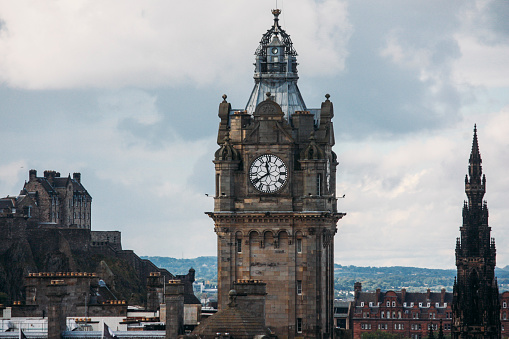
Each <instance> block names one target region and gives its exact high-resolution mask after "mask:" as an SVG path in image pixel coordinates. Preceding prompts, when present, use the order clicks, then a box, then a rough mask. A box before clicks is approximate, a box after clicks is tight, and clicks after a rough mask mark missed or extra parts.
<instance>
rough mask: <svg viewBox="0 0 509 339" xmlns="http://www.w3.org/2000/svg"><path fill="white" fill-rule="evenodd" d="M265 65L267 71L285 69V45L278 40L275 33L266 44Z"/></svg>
mask: <svg viewBox="0 0 509 339" xmlns="http://www.w3.org/2000/svg"><path fill="white" fill-rule="evenodd" d="M267 65H268V66H269V67H268V69H267V70H268V71H269V72H270V71H273V72H286V69H285V66H286V65H285V46H284V45H283V44H282V43H281V41H279V38H278V37H277V35H275V36H274V37H273V38H272V41H271V42H270V43H269V44H268V45H267Z"/></svg>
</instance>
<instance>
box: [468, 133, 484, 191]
mask: <svg viewBox="0 0 509 339" xmlns="http://www.w3.org/2000/svg"><path fill="white" fill-rule="evenodd" d="M468 163H469V165H468V176H469V180H468V183H469V184H471V185H478V186H479V185H481V177H482V181H484V180H485V179H484V176H483V175H482V166H481V164H482V159H481V153H480V152H479V142H478V141H477V125H474V137H473V140H472V151H471V152H470V159H469V160H468ZM479 188H481V189H483V187H479Z"/></svg>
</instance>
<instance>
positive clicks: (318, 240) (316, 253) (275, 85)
mask: <svg viewBox="0 0 509 339" xmlns="http://www.w3.org/2000/svg"><path fill="white" fill-rule="evenodd" d="M272 13H273V15H274V24H273V25H272V27H271V28H270V29H269V30H268V31H267V32H266V33H265V34H264V35H263V36H262V39H261V41H260V45H259V47H258V49H257V50H256V53H255V54H256V63H255V74H254V79H255V86H254V88H253V91H252V93H251V96H250V98H249V100H248V102H247V105H246V107H245V109H233V108H232V106H231V105H230V103H228V102H227V100H226V99H227V97H226V95H224V96H223V102H222V103H221V104H220V105H219V118H220V123H219V131H218V138H217V141H218V144H219V149H218V150H217V151H216V153H215V157H214V164H215V180H216V192H215V197H214V212H208V213H207V214H208V215H209V216H210V217H211V218H212V219H213V220H214V225H215V228H214V230H215V232H216V234H217V248H218V285H219V286H218V289H219V291H218V299H219V300H218V302H219V307H220V309H223V308H225V307H226V305H227V303H228V293H229V291H230V289H232V288H233V284H234V282H239V281H240V282H241V283H242V282H245V281H249V280H254V281H263V282H264V283H266V284H267V285H266V286H267V297H266V303H265V310H264V312H265V315H264V316H265V319H266V325H267V326H268V327H269V328H270V329H271V330H273V331H274V332H275V334H276V335H277V336H278V337H279V338H296V337H306V338H330V337H332V336H333V300H334V283H333V278H334V235H335V234H336V231H337V227H336V224H337V222H338V220H339V219H341V218H342V217H343V216H344V215H345V214H344V213H338V212H337V199H336V166H337V165H338V162H337V157H336V154H335V153H334V152H333V151H332V146H333V145H334V129H333V125H332V118H333V116H334V112H333V107H332V103H331V101H330V100H329V97H330V96H329V95H328V94H327V95H326V96H325V98H326V99H325V101H324V102H322V104H321V108H318V109H308V108H307V107H306V105H305V103H304V100H303V99H302V96H301V94H300V91H299V88H298V86H297V80H298V75H297V60H296V57H297V52H296V51H295V49H294V48H293V44H292V41H291V39H290V36H289V35H288V34H287V33H286V32H285V31H284V30H283V29H282V28H281V26H280V25H279V20H278V16H279V14H280V13H281V11H280V10H278V9H276V10H273V11H272Z"/></svg>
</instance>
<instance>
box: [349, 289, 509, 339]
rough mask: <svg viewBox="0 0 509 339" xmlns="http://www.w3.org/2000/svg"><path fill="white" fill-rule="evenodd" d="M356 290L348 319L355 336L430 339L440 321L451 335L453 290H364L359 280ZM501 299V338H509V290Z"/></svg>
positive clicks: (501, 295)
mask: <svg viewBox="0 0 509 339" xmlns="http://www.w3.org/2000/svg"><path fill="white" fill-rule="evenodd" d="M354 289H355V292H354V298H355V299H354V301H353V302H352V306H351V307H352V309H353V311H352V313H351V314H350V318H349V319H348V320H347V321H348V322H349V323H350V326H352V327H351V328H352V329H353V337H354V339H360V338H361V337H362V334H363V333H369V332H375V331H384V332H388V333H393V334H401V335H403V336H404V337H408V338H414V339H418V338H427V337H428V334H429V328H430V324H432V325H433V330H434V331H436V330H438V329H439V327H440V321H442V329H443V332H444V335H449V336H450V335H451V334H452V331H451V329H452V321H453V319H452V299H453V293H452V292H446V291H445V290H444V289H442V291H441V292H431V291H429V290H428V291H427V292H426V293H416V292H406V290H405V289H402V290H401V291H387V292H382V291H380V290H379V289H378V290H376V292H363V291H362V286H361V284H360V283H356V284H355V286H354ZM499 300H500V307H501V308H500V322H501V333H502V338H509V291H505V292H503V293H501V294H500V295H499ZM400 314H401V317H400ZM436 334H437V332H435V337H436Z"/></svg>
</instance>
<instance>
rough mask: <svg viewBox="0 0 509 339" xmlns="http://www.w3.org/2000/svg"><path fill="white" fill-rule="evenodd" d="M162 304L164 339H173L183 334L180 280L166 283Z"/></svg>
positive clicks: (182, 298)
mask: <svg viewBox="0 0 509 339" xmlns="http://www.w3.org/2000/svg"><path fill="white" fill-rule="evenodd" d="M164 302H165V304H166V339H174V338H177V336H178V335H180V334H184V284H183V283H182V282H181V281H180V280H170V281H169V282H168V285H166V291H165V293H164ZM48 339H49V338H48Z"/></svg>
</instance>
